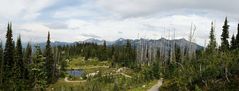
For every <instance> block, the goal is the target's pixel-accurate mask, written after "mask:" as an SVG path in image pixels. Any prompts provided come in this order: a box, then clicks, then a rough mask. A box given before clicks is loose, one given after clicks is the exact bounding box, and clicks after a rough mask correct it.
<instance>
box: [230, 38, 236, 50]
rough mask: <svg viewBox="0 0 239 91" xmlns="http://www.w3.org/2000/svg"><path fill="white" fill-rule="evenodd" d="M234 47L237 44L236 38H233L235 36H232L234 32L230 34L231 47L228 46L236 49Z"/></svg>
mask: <svg viewBox="0 0 239 91" xmlns="http://www.w3.org/2000/svg"><path fill="white" fill-rule="evenodd" d="M236 47H237V45H236V39H235V36H234V34H233V35H232V39H231V47H230V49H231V50H234V49H236Z"/></svg>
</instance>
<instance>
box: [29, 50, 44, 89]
mask: <svg viewBox="0 0 239 91" xmlns="http://www.w3.org/2000/svg"><path fill="white" fill-rule="evenodd" d="M44 60H45V58H44V57H43V55H42V52H41V49H40V47H39V46H36V52H35V54H34V56H33V63H32V64H31V65H30V75H31V79H32V81H31V82H32V83H31V84H33V87H31V88H33V89H34V91H44V89H45V88H46V85H47V73H46V71H45V69H44V66H45V65H46V63H45V61H44Z"/></svg>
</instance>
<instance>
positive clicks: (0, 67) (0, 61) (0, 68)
mask: <svg viewBox="0 0 239 91" xmlns="http://www.w3.org/2000/svg"><path fill="white" fill-rule="evenodd" d="M2 72H3V48H2V42H1V43H0V87H1V86H2V78H3V75H2Z"/></svg>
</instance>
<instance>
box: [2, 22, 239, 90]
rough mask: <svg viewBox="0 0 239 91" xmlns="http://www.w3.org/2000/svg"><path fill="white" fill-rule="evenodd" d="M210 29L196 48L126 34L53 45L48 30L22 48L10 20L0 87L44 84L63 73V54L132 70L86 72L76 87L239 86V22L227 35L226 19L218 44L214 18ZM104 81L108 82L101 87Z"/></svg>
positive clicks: (24, 87) (33, 87)
mask: <svg viewBox="0 0 239 91" xmlns="http://www.w3.org/2000/svg"><path fill="white" fill-rule="evenodd" d="M209 30H211V31H210V36H209V43H208V45H207V46H206V47H205V48H203V49H196V48H194V47H193V46H192V44H191V43H190V44H188V45H189V47H187V48H182V47H180V46H179V45H176V44H175V43H174V44H172V45H171V47H170V48H169V49H165V48H163V47H157V48H154V47H148V46H146V45H145V46H144V42H140V43H141V45H140V46H136V45H132V44H131V41H130V40H127V43H126V44H125V45H110V46H109V45H107V44H106V41H104V43H103V45H98V44H96V43H76V44H72V45H61V46H51V41H50V32H48V35H47V39H46V40H47V41H46V45H45V48H40V46H39V45H37V44H36V45H35V46H32V44H31V43H28V45H27V47H26V48H23V47H22V42H21V36H20V35H19V36H18V38H17V41H16V42H15V41H14V40H13V35H12V32H13V30H12V24H11V23H9V24H8V26H7V34H6V41H5V45H4V46H5V47H3V44H2V43H1V45H0V90H2V91H28V90H29V91H42V90H46V88H48V87H49V86H50V85H51V84H55V83H56V82H57V81H58V79H61V78H64V77H66V74H67V73H66V70H67V66H68V65H67V64H68V62H67V60H71V59H73V58H77V57H79V56H80V57H83V58H84V60H85V61H89V60H90V59H93V58H96V59H97V60H98V61H107V62H109V63H110V66H109V67H110V68H120V67H126V68H129V69H132V70H133V71H134V72H135V74H134V75H133V76H132V78H131V79H128V80H127V81H126V78H122V79H118V78H117V77H118V76H115V75H110V73H109V74H107V75H101V74H99V75H98V76H97V77H95V79H94V80H92V79H88V78H85V79H86V80H87V81H88V83H86V85H83V86H82V87H79V88H78V90H79V89H80V90H84V91H108V90H110V91H125V90H128V89H130V88H133V87H137V86H140V85H142V84H143V83H145V82H149V81H152V80H155V79H160V78H163V79H164V82H163V85H162V86H161V87H160V88H159V89H160V90H165V91H168V90H169V91H171V90H172V91H174V90H179V91H191V90H196V91H201V90H209V91H211V90H213V91H214V90H238V89H239V87H238V85H239V68H238V67H239V24H238V29H237V34H236V35H234V34H233V35H232V37H230V36H229V24H228V21H227V18H226V19H225V21H224V25H223V26H222V34H221V43H220V45H219V44H218V42H217V41H216V36H215V34H214V33H215V31H218V30H215V27H214V24H213V22H212V23H211V29H209ZM192 31H193V30H192ZM229 38H231V39H230V42H229ZM189 40H190V39H189ZM190 42H192V41H190ZM152 49H154V51H151V50H152ZM153 54H154V55H153ZM105 84H111V85H109V86H108V87H109V88H105V86H104V85H105ZM71 90H72V91H73V90H74V89H73V88H71ZM75 91H77V90H75Z"/></svg>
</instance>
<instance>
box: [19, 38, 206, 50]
mask: <svg viewBox="0 0 239 91" xmlns="http://www.w3.org/2000/svg"><path fill="white" fill-rule="evenodd" d="M127 40H129V41H130V42H131V44H132V45H133V46H139V45H141V44H142V43H144V44H147V45H150V46H159V45H160V46H161V47H162V46H164V47H172V44H176V45H177V46H180V47H189V44H190V43H191V42H189V41H187V40H186V39H184V38H182V39H174V40H168V39H165V38H161V39H142V38H141V39H124V38H119V39H117V40H115V41H106V45H107V46H111V45H116V46H122V45H125V44H126V43H127ZM104 41H105V40H100V39H96V38H90V39H86V40H84V41H77V42H60V41H54V42H52V43H51V45H52V46H64V45H74V44H76V43H96V44H98V45H103V43H104ZM45 44H46V43H38V45H39V46H40V47H41V48H44V47H45ZM26 45H27V44H23V47H26ZM33 45H35V44H33ZM191 45H192V46H195V47H196V49H202V48H203V47H202V46H200V45H198V44H196V43H191Z"/></svg>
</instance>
